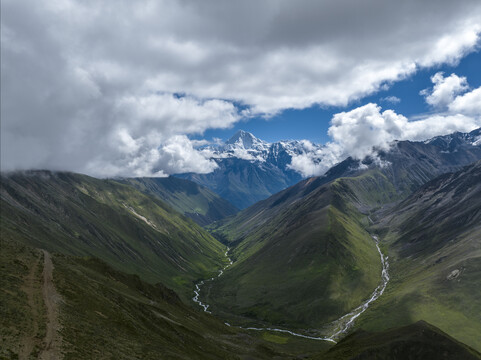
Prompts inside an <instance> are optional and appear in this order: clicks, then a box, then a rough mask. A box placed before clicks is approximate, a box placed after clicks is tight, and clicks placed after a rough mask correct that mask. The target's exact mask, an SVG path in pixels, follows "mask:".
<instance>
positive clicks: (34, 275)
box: [18, 254, 42, 359]
mask: <svg viewBox="0 0 481 360" xmlns="http://www.w3.org/2000/svg"><path fill="white" fill-rule="evenodd" d="M41 260H42V257H41V256H40V254H39V256H38V258H37V259H36V261H35V263H34V264H33V265H32V267H31V268H30V272H29V273H28V275H27V277H26V278H25V283H24V285H23V286H22V291H24V292H25V294H26V295H27V304H28V307H29V309H31V313H30V319H31V321H32V327H31V331H30V333H28V334H25V336H24V337H23V338H22V339H21V340H20V344H21V345H20V351H19V354H18V357H19V359H27V358H28V357H29V356H30V354H31V353H32V351H33V349H34V347H35V345H39V346H40V345H41V344H40V341H39V340H38V336H37V335H38V330H39V329H38V321H39V319H40V318H41V316H42V314H41V311H40V307H39V302H40V300H41V287H42V284H41V279H39V276H38V272H39V270H40V266H41Z"/></svg>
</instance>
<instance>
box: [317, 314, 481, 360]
mask: <svg viewBox="0 0 481 360" xmlns="http://www.w3.org/2000/svg"><path fill="white" fill-rule="evenodd" d="M316 358H317V359H322V360H350V359H357V360H364V359H365V360H378V359H379V360H385V359H390V360H416V359H423V360H443V359H444V360H476V359H481V354H479V353H478V352H476V351H475V350H474V349H472V348H469V347H468V346H466V345H464V344H462V343H460V342H458V341H456V340H455V339H453V338H451V337H450V336H449V335H447V334H446V333H443V332H442V331H441V330H439V329H437V328H436V327H434V326H432V325H430V324H428V323H426V322H423V321H420V322H417V323H415V324H412V325H409V326H405V327H397V328H392V329H389V330H386V331H384V332H378V333H369V332H365V331H357V332H355V333H353V334H351V335H350V336H348V337H346V338H345V339H343V340H342V341H341V342H339V343H338V344H337V345H336V346H334V347H333V348H331V349H330V350H329V351H328V352H327V353H326V354H323V355H322V356H319V357H316Z"/></svg>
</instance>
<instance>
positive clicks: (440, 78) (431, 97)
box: [420, 72, 469, 108]
mask: <svg viewBox="0 0 481 360" xmlns="http://www.w3.org/2000/svg"><path fill="white" fill-rule="evenodd" d="M431 81H432V82H433V84H434V87H433V89H432V90H429V89H425V90H422V91H421V92H420V94H421V95H424V96H425V98H426V102H427V103H428V104H429V105H431V106H433V107H435V108H445V107H447V106H448V105H449V104H450V103H452V102H453V100H454V98H455V97H456V96H457V95H458V94H461V93H463V92H465V91H466V90H468V88H469V86H468V82H467V80H466V78H465V77H459V76H457V75H456V74H451V75H450V76H448V77H444V74H443V73H442V72H438V73H436V74H434V75H433V76H432V77H431Z"/></svg>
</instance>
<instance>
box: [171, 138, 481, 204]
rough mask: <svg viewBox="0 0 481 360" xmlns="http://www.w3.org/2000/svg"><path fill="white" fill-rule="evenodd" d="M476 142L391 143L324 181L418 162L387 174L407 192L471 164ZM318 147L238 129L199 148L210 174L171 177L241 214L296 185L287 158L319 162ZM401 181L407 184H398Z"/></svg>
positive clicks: (296, 177)
mask: <svg viewBox="0 0 481 360" xmlns="http://www.w3.org/2000/svg"><path fill="white" fill-rule="evenodd" d="M480 139H481V133H480V130H479V129H478V130H474V131H472V132H471V133H454V134H450V135H446V136H438V137H435V138H433V139H430V140H426V141H424V142H410V141H395V142H394V143H392V144H391V147H390V150H389V151H381V150H379V151H377V152H375V153H374V156H372V157H370V158H366V159H361V160H362V161H361V162H359V161H356V160H354V159H349V160H350V161H347V162H346V161H343V162H341V164H339V165H338V166H336V167H335V168H334V169H331V170H330V173H329V174H326V179H333V176H334V177H335V176H346V175H350V174H352V173H354V172H355V171H356V170H357V169H358V168H359V167H361V168H362V167H365V166H369V165H370V164H371V163H373V162H376V161H378V162H379V163H380V164H383V163H384V164H389V163H392V162H393V161H395V160H396V158H399V159H401V158H402V159H404V161H411V162H417V163H420V164H419V166H417V167H416V166H411V167H410V168H409V169H410V171H412V172H411V173H406V174H404V175H402V174H399V173H400V172H403V171H405V170H406V169H404V168H400V169H398V168H396V167H393V168H392V171H396V172H398V174H396V175H393V176H395V177H396V178H397V179H398V180H399V181H400V182H399V183H397V184H396V186H397V187H398V188H400V187H402V188H403V189H402V190H403V191H405V192H406V193H409V192H410V191H412V190H413V189H414V188H415V187H417V186H419V185H421V184H422V183H423V182H425V181H426V180H428V179H430V178H432V176H433V175H436V174H441V173H443V172H447V171H451V170H454V169H456V168H457V167H456V166H457V165H458V163H460V164H467V163H469V162H471V161H474V160H475V159H477V158H478V157H477V156H478V155H479V151H480V150H479V149H480V145H481V140H480ZM322 148H323V146H322V145H317V144H312V143H310V142H309V143H307V142H305V141H279V142H275V143H267V142H265V141H263V140H260V139H258V138H256V137H255V136H254V135H252V134H250V133H248V132H246V131H242V130H240V131H238V132H237V133H236V134H234V135H233V136H232V137H231V138H230V139H229V140H228V141H226V142H225V143H224V144H222V145H219V146H207V147H204V148H201V149H200V150H201V151H204V152H205V154H207V156H209V157H210V159H212V160H213V161H215V162H216V164H217V168H216V169H215V170H214V171H213V172H211V173H208V174H196V173H186V174H176V175H175V176H176V177H180V178H183V179H188V180H191V181H193V182H195V183H198V184H200V185H203V186H205V187H207V188H209V189H211V190H212V191H214V192H215V193H217V194H218V195H220V196H221V197H222V198H224V199H226V200H228V201H229V202H230V203H232V204H233V205H235V206H236V207H237V208H239V209H244V208H246V207H248V206H250V205H253V204H254V203H256V202H258V201H260V200H264V199H266V198H268V197H269V196H271V195H273V194H275V193H278V192H279V191H281V190H284V189H286V188H288V187H290V186H292V185H294V184H296V183H297V182H299V181H300V180H302V179H303V175H302V174H301V173H300V172H298V171H296V170H294V169H293V167H292V166H291V165H292V158H293V156H296V155H300V154H308V155H309V157H312V158H314V159H316V161H317V162H322V157H321V158H319V156H320V155H318V154H319V150H320V149H322ZM458 152H460V153H458ZM421 163H422V164H421ZM334 173H335V174H334ZM405 177H406V178H407V180H408V182H407V183H406V184H403V183H402V180H404V178H405Z"/></svg>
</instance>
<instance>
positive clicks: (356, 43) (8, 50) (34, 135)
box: [0, 0, 481, 177]
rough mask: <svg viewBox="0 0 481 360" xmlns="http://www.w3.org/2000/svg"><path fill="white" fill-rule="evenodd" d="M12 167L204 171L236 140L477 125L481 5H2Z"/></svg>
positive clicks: (349, 142) (8, 163) (305, 160)
mask: <svg viewBox="0 0 481 360" xmlns="http://www.w3.org/2000/svg"><path fill="white" fill-rule="evenodd" d="M1 7H2V9H1V154H0V155H1V163H0V165H1V169H2V171H8V170H24V169H51V170H68V171H75V172H81V173H86V174H90V175H93V176H99V177H113V176H165V175H168V174H172V173H179V172H188V171H193V172H199V173H205V172H210V171H213V170H214V169H215V167H216V164H215V162H214V161H212V160H211V159H209V158H208V157H206V156H204V154H203V153H202V152H201V151H199V149H198V148H197V147H196V146H197V144H199V143H205V141H199V140H206V141H214V142H215V141H218V140H217V139H222V140H225V139H227V138H229V137H230V136H231V135H232V134H233V133H234V132H235V131H236V130H238V129H243V130H246V131H250V132H252V133H253V134H254V135H256V136H257V137H259V138H261V139H264V140H266V141H269V142H274V141H277V140H281V139H298V140H301V139H305V140H307V141H310V142H314V143H321V144H325V147H323V148H322V149H321V150H319V149H317V150H315V151H309V146H306V149H307V150H306V153H305V154H300V155H299V156H298V157H295V158H294V159H293V162H292V164H291V165H292V167H293V168H294V169H296V170H298V171H299V172H301V173H302V174H304V175H305V176H310V175H319V174H321V173H322V172H324V171H325V170H326V169H327V168H328V167H329V166H332V165H333V164H335V163H336V162H339V161H342V160H343V158H345V157H347V156H354V157H358V158H361V157H363V156H367V155H369V154H371V153H372V148H373V146H376V147H381V148H388V147H389V144H390V143H391V142H392V141H393V140H395V139H399V140H423V139H426V138H430V137H433V136H436V135H443V134H447V133H450V132H453V131H471V130H473V129H474V128H477V127H480V126H481V78H480V76H481V75H480V68H481V66H480V65H481V54H480V48H481V25H480V24H481V2H480V1H479V0H460V1H451V0H425V1H417V0H406V1H402V2H391V1H384V0H366V1H362V2H361V1H357V0H342V1H339V0H331V1H326V0H322V1H316V2H314V1H309V0H298V1H295V2H294V1H288V0H264V1H258V0H255V1H254V0H245V1H224V0H204V1H196V0H175V1H174V0H164V1H163V0H158V1H148V0H139V1H135V2H132V1H117V0H116V1H113V0H112V1H107V0H105V1H98V0H95V1H94V0H84V1H75V0H49V1H46V0H45V1H39V0H36V1H33V0H4V1H2V3H1Z"/></svg>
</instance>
